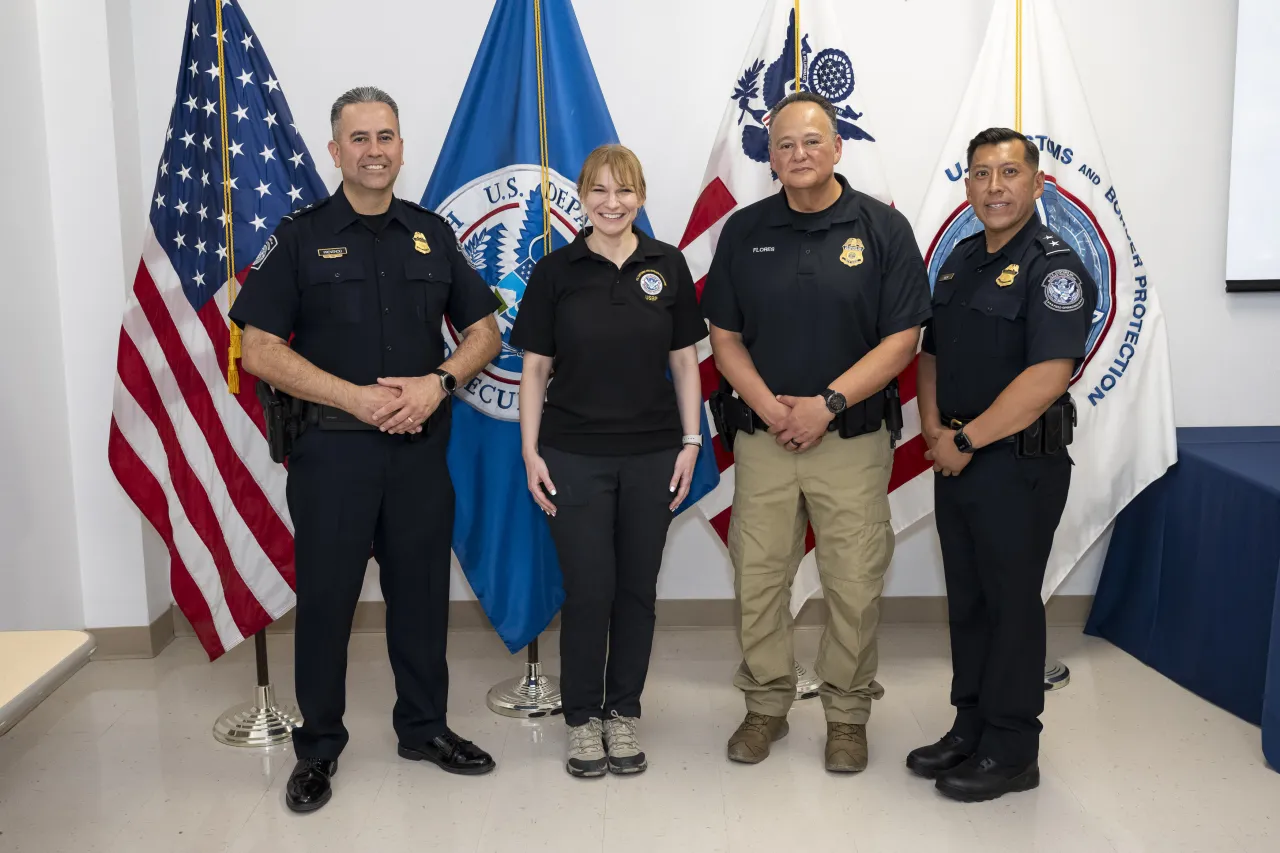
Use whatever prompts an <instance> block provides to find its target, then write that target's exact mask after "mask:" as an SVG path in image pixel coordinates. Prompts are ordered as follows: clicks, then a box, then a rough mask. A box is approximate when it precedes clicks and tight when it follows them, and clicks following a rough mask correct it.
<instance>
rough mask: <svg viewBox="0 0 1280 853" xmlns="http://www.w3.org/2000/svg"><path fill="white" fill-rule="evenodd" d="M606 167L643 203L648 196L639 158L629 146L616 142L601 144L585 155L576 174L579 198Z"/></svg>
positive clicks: (621, 184)
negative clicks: (578, 173)
mask: <svg viewBox="0 0 1280 853" xmlns="http://www.w3.org/2000/svg"><path fill="white" fill-rule="evenodd" d="M606 167H607V168H608V169H609V174H611V175H613V179H614V181H616V182H617V183H618V185H619V186H623V187H629V188H631V189H632V190H634V191H635V193H636V195H637V196H639V197H640V203H641V204H644V200H645V199H646V198H648V196H647V195H646V193H645V185H644V169H643V168H641V167H640V158H639V157H637V156H636V155H635V152H634V151H632V150H631V149H630V148H627V147H626V146H625V145H618V144H617V143H612V144H609V145H601V146H600V147H599V148H597V149H596V150H595V151H592V152H591V153H590V154H588V155H587V159H586V160H585V161H583V163H582V173H581V174H580V175H579V176H578V197H579V198H581V197H582V195H583V194H584V192H585V191H586V190H589V189H590V188H591V187H593V186H595V184H596V183H597V181H598V179H599V177H600V170H601V169H604V168H606Z"/></svg>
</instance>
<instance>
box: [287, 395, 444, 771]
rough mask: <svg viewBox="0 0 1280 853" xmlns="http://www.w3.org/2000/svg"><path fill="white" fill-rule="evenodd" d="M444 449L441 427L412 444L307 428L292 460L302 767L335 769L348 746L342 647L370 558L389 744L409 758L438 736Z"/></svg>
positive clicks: (297, 746) (297, 735) (297, 742)
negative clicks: (380, 614)
mask: <svg viewBox="0 0 1280 853" xmlns="http://www.w3.org/2000/svg"><path fill="white" fill-rule="evenodd" d="M433 427H435V424H433ZM448 439H449V430H448V420H447V419H446V420H444V423H443V424H441V425H440V427H436V428H434V429H433V431H432V433H431V434H430V435H429V436H421V435H420V436H416V437H415V438H414V440H412V441H410V440H409V439H408V438H407V437H406V436H393V435H384V434H383V433H380V432H376V431H324V430H321V429H318V428H316V427H311V428H310V429H308V430H307V431H306V432H305V433H304V434H303V435H302V436H301V437H300V438H299V439H298V441H297V443H296V444H295V446H294V449H293V452H292V453H291V454H290V457H289V481H288V492H287V494H288V500H289V514H290V515H291V516H292V518H293V524H294V543H295V567H296V572H297V593H298V610H297V627H296V629H295V636H294V641H295V646H294V665H295V671H294V681H295V686H296V691H297V697H298V709H299V710H300V711H301V712H302V716H303V725H302V727H301V728H298V729H296V730H295V731H294V733H293V744H294V751H295V752H296V753H297V755H298V757H299V758H337V757H338V754H339V753H341V752H342V749H343V747H345V746H346V744H347V730H346V728H345V727H344V726H343V724H342V716H343V712H344V711H345V709H346V678H347V642H348V640H349V639H350V636H351V621H352V618H353V617H354V615H355V609H356V602H357V601H358V600H359V598H360V588H361V586H362V585H363V582H364V576H365V568H366V566H367V565H368V562H369V556H370V553H371V551H372V554H373V556H374V557H375V558H376V559H377V561H378V567H379V570H380V580H381V584H382V594H383V598H385V599H386V603H387V650H388V653H389V656H390V658H391V670H392V672H393V673H394V675H395V685H396V705H395V710H394V712H393V714H392V722H393V724H394V726H395V731H396V735H397V737H398V738H399V741H400V743H402V744H405V745H407V746H411V747H413V746H421V745H423V744H425V743H426V742H428V741H430V740H431V739H432V738H433V737H435V736H437V735H439V734H441V733H442V732H443V731H444V728H445V708H446V704H447V700H448V693H449V672H448V667H447V664H446V662H445V643H446V637H447V631H448V627H449V543H450V539H451V537H452V533H453V506H454V505H453V484H452V482H451V480H450V479H449V469H448V467H447V466H446V464H445V448H446V446H447V444H448Z"/></svg>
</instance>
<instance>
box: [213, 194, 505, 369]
mask: <svg viewBox="0 0 1280 853" xmlns="http://www.w3.org/2000/svg"><path fill="white" fill-rule="evenodd" d="M499 304H500V303H499V301H498V298H497V296H495V295H494V293H493V291H492V290H490V288H489V286H488V284H486V283H485V281H484V279H483V278H481V277H480V275H479V274H478V273H476V271H475V270H473V269H472V268H471V266H470V265H469V264H468V263H467V261H466V259H465V258H464V257H463V255H462V253H461V251H459V249H458V242H457V238H456V237H455V236H454V233H453V229H452V228H451V227H450V226H449V224H448V223H447V222H446V221H445V220H444V219H443V218H441V217H440V216H438V215H437V214H435V213H432V212H431V211H428V210H426V209H425V208H422V207H419V206H418V205H416V204H413V203H412V202H407V201H404V200H403V199H399V198H395V199H392V201H391V206H390V208H389V209H388V210H387V212H386V214H385V215H382V216H379V217H366V216H361V215H360V214H358V213H356V211H355V210H353V209H352V207H351V203H350V202H349V201H348V200H347V197H346V194H345V193H344V192H343V191H342V188H341V187H339V188H338V190H336V191H335V192H334V194H333V195H332V196H330V197H329V198H328V199H326V200H324V201H321V202H318V203H317V204H315V205H312V206H311V207H308V208H303V209H302V210H300V211H297V212H295V213H293V214H291V215H290V216H286V217H284V219H282V220H281V222H280V225H279V226H278V227H277V228H276V230H275V233H274V234H272V236H271V237H270V238H269V239H268V240H267V243H266V245H265V246H264V247H263V249H262V251H261V252H260V253H259V255H258V258H257V260H256V261H255V262H254V263H253V266H252V267H251V268H250V270H249V275H248V277H247V278H246V279H245V283H244V289H243V290H242V291H241V292H240V294H239V295H238V296H237V297H236V300H235V302H234V303H233V305H232V307H231V319H232V320H233V321H234V322H235V323H236V325H238V326H240V327H241V328H246V327H248V326H255V327H257V328H259V329H262V330H263V331H264V332H268V333H270V334H272V335H275V336H277V337H280V338H284V339H285V340H290V339H292V346H293V349H294V350H295V351H296V352H297V353H298V354H299V355H301V356H302V357H303V358H305V359H307V360H308V361H309V362H311V363H312V364H314V365H315V366H316V367H318V368H320V369H321V370H324V371H325V372H327V373H331V374H333V375H334V376H337V377H339V378H340V379H345V380H347V381H348V382H352V383H354V384H356V385H372V384H374V383H375V382H377V380H378V378H379V377H391V376H425V375H427V374H429V373H431V371H433V370H435V369H436V368H437V367H439V366H440V364H441V362H443V361H444V337H443V332H442V323H441V321H442V319H443V318H444V317H445V316H447V317H449V319H450V322H451V323H452V324H453V326H454V328H456V329H465V328H467V327H468V326H471V325H473V324H475V323H477V322H479V321H480V320H482V319H484V317H485V315H487V314H491V313H493V312H494V311H495V310H496V309H497V308H498V306H499Z"/></svg>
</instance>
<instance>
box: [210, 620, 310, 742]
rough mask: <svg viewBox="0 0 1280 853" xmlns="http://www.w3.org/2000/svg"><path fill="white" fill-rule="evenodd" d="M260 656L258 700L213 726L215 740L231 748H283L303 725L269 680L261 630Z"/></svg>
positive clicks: (258, 640)
mask: <svg viewBox="0 0 1280 853" xmlns="http://www.w3.org/2000/svg"><path fill="white" fill-rule="evenodd" d="M253 642H254V646H255V648H256V650H257V656H258V686H257V689H256V690H255V692H254V700H253V702H250V703H248V704H244V705H237V706H235V707H234V708H231V709H230V710H228V711H227V712H226V713H224V714H223V715H222V716H221V717H219V718H218V721H217V722H216V723H214V724H213V737H214V739H215V740H217V741H218V743H225V744H226V745H227V746H256V747H262V746H280V745H281V744H286V743H289V741H291V740H292V739H293V730H294V729H296V728H297V727H298V726H301V725H302V717H300V716H299V715H298V711H297V709H296V708H292V707H289V706H283V707H282V706H279V705H277V704H276V691H275V688H274V687H272V686H271V681H270V679H269V678H268V677H267V637H266V634H265V632H263V631H259V632H258V633H257V634H256V635H254V638H253Z"/></svg>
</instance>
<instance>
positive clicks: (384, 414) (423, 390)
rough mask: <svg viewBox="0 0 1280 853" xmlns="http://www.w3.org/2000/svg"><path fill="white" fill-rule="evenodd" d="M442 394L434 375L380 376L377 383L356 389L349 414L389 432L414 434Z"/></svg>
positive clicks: (442, 397) (443, 396) (441, 399)
mask: <svg viewBox="0 0 1280 853" xmlns="http://www.w3.org/2000/svg"><path fill="white" fill-rule="evenodd" d="M445 396H446V394H445V391H444V388H443V387H442V386H441V384H440V380H439V379H438V378H437V377H436V376H434V375H432V376H407V377H400V376H396V377H390V378H381V379H379V380H378V384H377V385H364V386H362V387H360V388H359V389H357V391H356V406H355V410H354V411H353V412H352V414H354V415H355V416H356V417H357V418H359V419H360V420H362V421H364V422H365V423H367V424H369V425H370V426H376V427H377V428H378V429H379V430H381V431H382V432H385V433H388V434H390V435H407V434H415V433H420V432H422V425H423V424H425V423H426V422H427V419H428V418H430V417H431V415H432V414H434V413H435V410H436V409H437V408H438V407H439V406H440V403H441V402H442V401H443V400H444V398H445Z"/></svg>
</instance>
